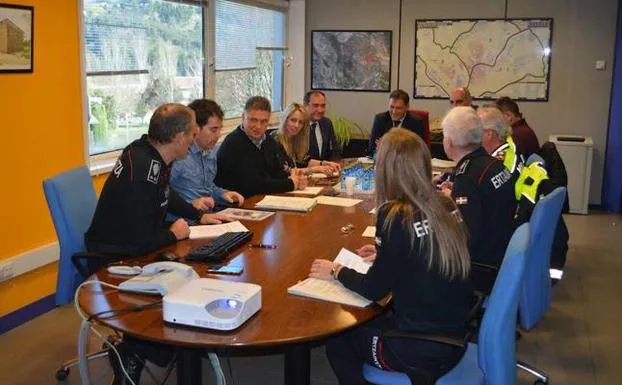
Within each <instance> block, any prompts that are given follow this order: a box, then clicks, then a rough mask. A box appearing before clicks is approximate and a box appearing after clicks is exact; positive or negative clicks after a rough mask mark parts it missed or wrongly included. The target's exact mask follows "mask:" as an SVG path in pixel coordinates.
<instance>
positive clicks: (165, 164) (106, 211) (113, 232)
mask: <svg viewBox="0 0 622 385" xmlns="http://www.w3.org/2000/svg"><path fill="white" fill-rule="evenodd" d="M197 130H198V128H197V125H196V121H195V116H194V112H193V111H192V110H191V109H190V108H188V107H186V106H183V105H181V104H165V105H162V106H160V107H159V108H158V109H156V111H155V112H154V114H153V116H152V118H151V121H150V122H149V131H148V134H147V135H143V136H142V137H141V138H140V139H138V140H135V141H134V142H132V143H131V144H130V145H128V146H127V147H126V148H125V149H124V150H123V153H122V154H121V156H120V157H119V159H118V160H117V163H116V164H115V166H114V168H113V170H112V173H111V174H110V176H109V177H108V179H107V180H106V183H105V184H104V188H103V190H102V193H101V196H100V198H99V201H98V203H97V208H96V210H95V214H94V216H93V221H92V222H91V226H90V227H89V229H88V231H87V233H86V234H85V244H86V247H87V250H88V251H90V252H95V253H101V254H107V255H112V256H116V257H117V259H121V258H123V257H127V256H136V255H141V254H146V253H148V252H150V251H153V250H157V249H159V248H162V247H165V246H169V245H172V244H173V243H175V242H176V241H177V240H180V239H184V238H187V237H188V235H189V234H190V229H189V227H188V223H187V222H186V220H185V219H183V218H188V219H190V220H193V221H197V222H200V223H204V224H206V223H220V222H221V221H224V220H226V219H225V218H223V217H222V216H220V215H218V214H204V213H203V212H201V211H200V210H198V209H197V208H195V207H193V206H192V204H190V203H187V202H186V201H184V200H183V199H181V198H180V197H179V196H178V195H177V194H176V193H175V192H174V191H173V190H171V189H170V188H169V175H170V171H171V163H172V162H173V161H174V160H175V159H176V158H179V157H181V156H184V155H185V154H187V152H188V147H189V146H190V144H191V143H192V142H193V140H194V137H195V135H196V133H197ZM167 211H170V212H172V213H174V214H176V215H178V216H180V217H182V218H180V219H178V220H176V221H175V222H174V223H172V224H168V223H166V222H165V217H166V212H167ZM105 262H109V260H105V261H104V260H99V259H97V258H91V259H90V260H88V264H89V270H90V271H95V270H96V269H97V268H99V267H101V266H102V264H103V263H105ZM118 350H119V351H120V353H121V355H122V357H123V365H124V367H125V369H126V371H127V372H128V374H129V375H130V377H131V378H132V379H133V380H134V382H135V383H136V384H138V383H139V382H140V374H141V371H142V368H143V365H144V359H149V360H150V361H153V362H154V363H156V364H158V365H160V366H164V365H166V364H167V363H168V362H169V361H170V360H171V358H172V352H171V351H170V349H168V348H166V347H164V346H161V345H157V344H154V343H148V342H144V341H139V340H134V339H131V338H129V337H127V336H126V337H125V338H124V342H123V343H122V344H120V345H119V347H118ZM109 357H110V359H111V363H112V366H113V369H114V372H115V381H114V383H115V384H117V385H119V384H126V378H125V376H124V375H123V373H122V371H121V369H120V366H119V363H118V360H117V358H116V355H115V354H110V355H109Z"/></svg>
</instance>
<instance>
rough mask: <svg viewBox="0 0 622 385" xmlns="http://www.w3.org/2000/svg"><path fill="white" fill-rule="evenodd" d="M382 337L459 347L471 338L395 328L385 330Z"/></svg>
mask: <svg viewBox="0 0 622 385" xmlns="http://www.w3.org/2000/svg"><path fill="white" fill-rule="evenodd" d="M382 337H383V338H400V339H409V340H420V341H428V342H436V343H439V344H443V345H449V346H454V347H457V348H465V347H466V345H467V341H468V340H469V338H470V337H469V336H468V335H467V336H465V338H464V339H460V338H457V337H455V336H451V335H449V334H440V333H432V332H430V333H427V332H413V331H403V330H395V329H390V330H385V331H384V332H383V333H382Z"/></svg>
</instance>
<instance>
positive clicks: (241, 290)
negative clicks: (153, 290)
mask: <svg viewBox="0 0 622 385" xmlns="http://www.w3.org/2000/svg"><path fill="white" fill-rule="evenodd" d="M259 309H261V286H259V285H255V284H252V283H246V282H233V281H222V280H218V279H210V278H200V279H195V280H193V281H190V282H188V284H186V285H184V286H182V287H181V288H179V289H178V290H175V291H174V292H172V293H170V294H167V295H166V296H164V299H163V304H162V310H163V311H162V313H163V316H164V321H167V322H171V323H176V324H182V325H190V326H198V327H202V328H208V329H216V330H233V329H236V328H238V327H240V326H241V325H242V324H243V323H244V322H246V321H247V320H248V319H249V318H251V317H252V316H253V314H255V313H257V311H259Z"/></svg>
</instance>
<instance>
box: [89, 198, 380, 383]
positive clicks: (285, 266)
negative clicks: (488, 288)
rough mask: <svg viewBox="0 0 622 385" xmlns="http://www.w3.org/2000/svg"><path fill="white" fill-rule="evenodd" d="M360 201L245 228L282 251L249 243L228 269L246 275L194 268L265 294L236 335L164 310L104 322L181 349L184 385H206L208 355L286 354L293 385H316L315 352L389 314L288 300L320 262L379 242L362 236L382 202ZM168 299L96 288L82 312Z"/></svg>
mask: <svg viewBox="0 0 622 385" xmlns="http://www.w3.org/2000/svg"><path fill="white" fill-rule="evenodd" d="M290 196H291V195H290ZM356 197H358V198H362V199H364V200H363V202H361V203H358V204H357V205H355V206H353V207H338V206H329V205H319V204H318V205H317V206H315V208H313V210H312V211H311V212H308V213H296V212H285V211H279V212H276V213H275V214H274V215H272V216H270V217H269V218H267V219H265V220H263V221H261V222H252V221H244V222H243V223H244V225H245V226H246V227H247V228H248V229H249V230H251V231H252V232H253V233H254V235H253V239H252V241H251V243H265V244H274V245H276V246H277V247H276V249H260V248H250V247H249V245H250V243H249V244H246V245H244V246H243V247H241V248H239V249H237V250H235V251H234V252H233V253H232V254H231V256H230V258H229V259H228V260H227V261H225V262H229V263H230V264H232V265H242V266H243V267H244V272H243V273H242V275H239V276H226V275H214V274H208V273H207V272H206V266H207V265H208V263H194V264H192V263H190V264H191V265H192V266H193V267H194V268H195V270H196V271H197V273H199V275H200V276H201V277H209V278H216V279H223V280H232V281H242V282H251V283H255V284H258V285H260V286H261V287H262V294H261V295H262V307H261V310H259V312H258V313H256V314H255V315H254V316H253V317H252V318H251V319H249V320H248V321H247V322H246V323H245V324H244V325H242V326H241V327H240V328H238V329H236V330H233V331H230V332H219V331H214V330H209V329H201V328H195V327H187V326H182V325H175V324H169V323H165V322H164V321H163V319H162V308H161V307H156V308H151V309H147V310H143V311H140V312H133V313H124V314H120V315H118V316H115V317H113V318H107V319H104V320H98V322H100V323H101V324H104V325H106V326H107V327H110V328H112V329H114V330H117V331H119V332H121V333H124V334H127V335H131V336H133V337H135V338H138V339H141V340H148V341H155V342H158V343H162V344H167V345H170V346H171V347H172V348H175V349H176V350H177V378H178V383H179V384H184V385H192V384H201V359H202V357H203V356H204V355H205V351H206V349H210V350H215V351H217V352H218V353H219V354H247V355H253V354H265V353H267V352H269V353H284V355H285V365H284V372H285V373H284V375H285V384H309V382H310V379H309V375H310V368H309V365H310V363H309V360H310V357H309V354H310V348H311V346H314V345H318V344H322V343H324V342H325V340H326V339H327V338H329V337H331V336H334V335H336V334H339V333H341V332H344V331H346V330H348V329H352V328H354V327H356V326H358V325H360V324H362V323H364V322H367V321H369V320H371V319H373V318H375V317H376V316H378V315H379V314H381V313H383V312H384V311H385V309H384V308H382V307H381V306H379V305H377V304H372V305H371V306H369V307H367V308H362V309H361V308H355V307H350V306H346V305H339V304H334V303H329V302H324V301H318V300H313V299H309V298H304V297H298V296H294V295H290V294H288V293H287V288H288V287H290V286H292V285H294V284H295V283H296V282H298V281H300V280H302V279H305V278H306V277H307V276H308V274H309V269H310V266H311V263H312V261H313V260H314V259H315V258H326V259H330V260H332V259H334V258H335V257H336V256H337V253H338V252H339V250H340V249H341V248H342V247H345V248H347V249H349V250H354V249H356V248H358V247H360V246H362V245H364V244H366V243H372V242H373V240H372V239H371V238H363V237H362V233H363V231H364V230H365V228H366V227H367V226H370V225H371V226H373V225H374V224H375V223H374V221H375V216H374V215H372V214H370V213H369V211H370V210H371V209H372V208H373V207H374V202H373V201H372V198H371V196H370V195H359V196H356ZM261 198H262V196H255V197H252V198H249V199H248V200H247V201H246V202H245V203H244V206H243V207H245V208H254V206H255V204H256V203H257V202H258V201H259V200H260V199H261ZM348 224H351V225H353V226H354V227H353V230H352V231H351V232H350V233H349V234H344V233H343V232H342V231H341V228H342V227H343V226H346V225H348ZM207 242H208V241H207V240H202V241H201V240H193V241H191V240H185V241H181V242H178V243H177V244H175V245H174V246H171V247H169V248H167V249H164V250H159V251H158V252H157V253H152V254H150V255H147V256H145V257H141V258H138V259H137V260H136V261H132V262H136V264H142V263H149V262H151V261H153V259H154V257H155V256H156V255H157V254H159V253H160V252H163V251H172V252H173V253H175V254H177V255H178V256H181V257H183V256H185V255H186V254H187V253H188V252H189V251H190V250H191V248H193V247H195V246H197V245H199V244H201V243H207ZM182 262H183V259H182ZM91 279H96V280H101V281H104V282H108V283H111V284H114V285H118V284H119V283H120V282H121V281H122V280H123V278H121V277H119V276H115V275H111V274H109V273H108V272H107V271H106V270H105V269H103V270H101V271H99V272H98V273H97V274H95V275H94V276H93V277H91ZM160 299H161V298H160V297H154V296H149V295H140V294H134V293H127V292H125V293H124V292H119V291H116V290H113V289H108V288H104V287H101V286H99V285H91V286H86V287H84V288H83V289H82V290H81V292H80V295H79V304H80V306H81V307H82V309H83V310H84V312H85V313H86V314H88V315H92V314H95V313H98V312H102V311H106V310H114V309H120V308H123V307H128V306H132V305H143V304H149V303H154V302H157V301H159V300H160Z"/></svg>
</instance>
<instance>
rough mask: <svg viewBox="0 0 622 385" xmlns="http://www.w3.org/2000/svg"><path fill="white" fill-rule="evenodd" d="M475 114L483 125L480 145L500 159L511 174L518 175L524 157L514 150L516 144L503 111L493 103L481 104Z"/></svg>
mask: <svg viewBox="0 0 622 385" xmlns="http://www.w3.org/2000/svg"><path fill="white" fill-rule="evenodd" d="M477 114H478V115H479V117H480V119H481V120H482V124H483V127H484V131H483V133H482V147H484V149H485V150H486V152H487V153H489V154H490V156H492V157H493V158H497V159H499V160H500V161H502V162H503V165H504V166H505V168H507V169H508V170H510V172H511V173H512V175H516V176H518V174H520V170H521V169H522V168H523V163H524V159H522V157H521V156H520V154H518V153H517V152H516V145H515V144H514V140H512V137H511V136H510V134H511V129H510V125H509V124H508V122H507V121H506V120H505V117H504V116H503V113H502V112H501V110H499V108H497V106H495V105H494V104H493V105H484V106H482V107H481V108H479V109H478V110H477Z"/></svg>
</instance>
